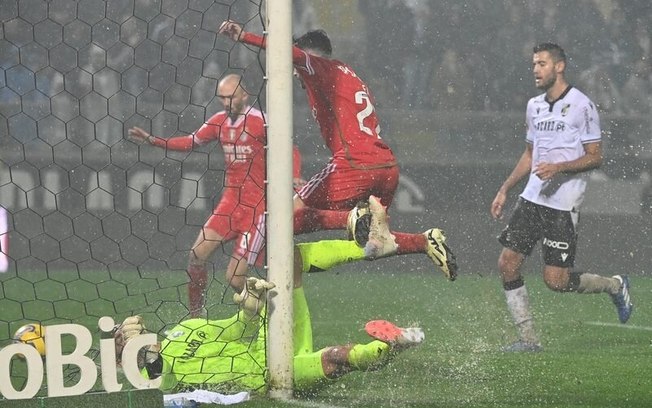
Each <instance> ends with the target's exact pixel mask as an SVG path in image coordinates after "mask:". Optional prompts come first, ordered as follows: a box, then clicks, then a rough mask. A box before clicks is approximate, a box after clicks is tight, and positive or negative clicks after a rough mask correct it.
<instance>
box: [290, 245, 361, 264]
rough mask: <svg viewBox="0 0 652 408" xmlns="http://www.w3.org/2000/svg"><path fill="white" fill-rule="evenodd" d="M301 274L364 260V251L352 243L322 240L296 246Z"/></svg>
mask: <svg viewBox="0 0 652 408" xmlns="http://www.w3.org/2000/svg"><path fill="white" fill-rule="evenodd" d="M296 251H298V256H297V257H295V259H296V260H299V261H300V262H301V265H298V266H295V267H300V269H301V272H322V271H327V270H329V269H331V268H334V267H336V266H338V265H342V264H345V263H349V262H354V261H359V260H363V259H365V254H364V250H363V249H362V248H360V247H359V246H358V245H357V244H356V243H355V242H354V241H345V240H324V241H318V242H306V243H302V244H296Z"/></svg>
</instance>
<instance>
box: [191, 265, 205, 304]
mask: <svg viewBox="0 0 652 408" xmlns="http://www.w3.org/2000/svg"><path fill="white" fill-rule="evenodd" d="M188 277H189V278H190V282H188V307H189V309H190V316H192V317H199V316H200V315H201V309H202V307H204V295H205V293H204V292H205V291H206V284H207V283H208V271H207V270H206V266H204V265H188Z"/></svg>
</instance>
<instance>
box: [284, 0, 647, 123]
mask: <svg viewBox="0 0 652 408" xmlns="http://www.w3.org/2000/svg"><path fill="white" fill-rule="evenodd" d="M294 18H295V25H294V30H295V32H296V33H301V32H302V31H304V30H307V29H311V28H315V27H323V28H325V29H326V30H327V31H328V32H329V34H330V35H331V37H332V38H333V42H334V55H335V56H336V57H340V58H342V59H343V60H344V61H345V62H348V63H350V64H351V65H353V66H354V67H356V68H357V70H358V71H359V73H360V74H361V75H363V76H364V77H365V79H366V81H367V82H368V83H370V86H372V89H375V90H376V99H377V104H378V105H379V106H391V107H394V108H399V109H400V108H415V109H436V110H474V111H505V110H518V111H521V110H523V109H524V104H525V102H526V101H527V99H528V98H529V97H530V96H531V95H532V94H533V93H534V90H533V82H532V77H531V74H530V61H531V58H532V47H533V46H534V45H535V44H537V43H539V42H543V41H551V42H556V43H558V44H560V45H561V46H562V47H563V48H565V50H566V52H567V55H568V57H569V62H570V64H569V65H570V66H569V70H568V73H569V75H570V79H571V81H572V83H573V84H574V85H576V86H577V87H579V88H581V89H583V90H585V92H586V93H587V94H589V95H590V96H591V97H592V99H593V100H594V102H596V103H597V104H598V105H599V107H600V109H601V110H602V111H603V112H609V113H616V114H632V115H649V114H650V109H651V108H652V64H651V63H650V57H651V53H652V37H651V35H650V27H651V26H652V5H651V4H650V2H649V1H648V0H573V1H562V0H556V1H555V0H552V1H525V0H488V1H467V2H461V1H458V0H437V1H430V0H357V1H345V2H331V1H313V0H298V1H295V15H294Z"/></svg>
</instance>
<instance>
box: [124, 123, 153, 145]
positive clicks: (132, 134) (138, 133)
mask: <svg viewBox="0 0 652 408" xmlns="http://www.w3.org/2000/svg"><path fill="white" fill-rule="evenodd" d="M151 138H152V135H150V134H149V133H147V132H145V131H144V130H143V129H141V128H139V127H137V126H134V127H132V128H131V129H129V130H128V131H127V139H129V140H131V141H132V142H136V143H138V144H144V143H151V142H150V139H151Z"/></svg>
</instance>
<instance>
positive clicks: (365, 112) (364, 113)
mask: <svg viewBox="0 0 652 408" xmlns="http://www.w3.org/2000/svg"><path fill="white" fill-rule="evenodd" d="M355 103H357V104H358V105H363V104H364V108H363V109H362V110H361V111H360V112H358V114H357V115H356V117H357V118H358V126H359V127H360V130H361V131H363V132H365V133H366V134H368V135H369V136H373V135H374V132H373V131H372V130H371V129H369V128H368V127H367V126H365V125H364V120H365V119H366V118H368V117H369V116H370V115H371V114H372V113H374V105H373V104H372V103H371V99H369V95H367V93H366V92H364V91H358V92H356V93H355Z"/></svg>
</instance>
